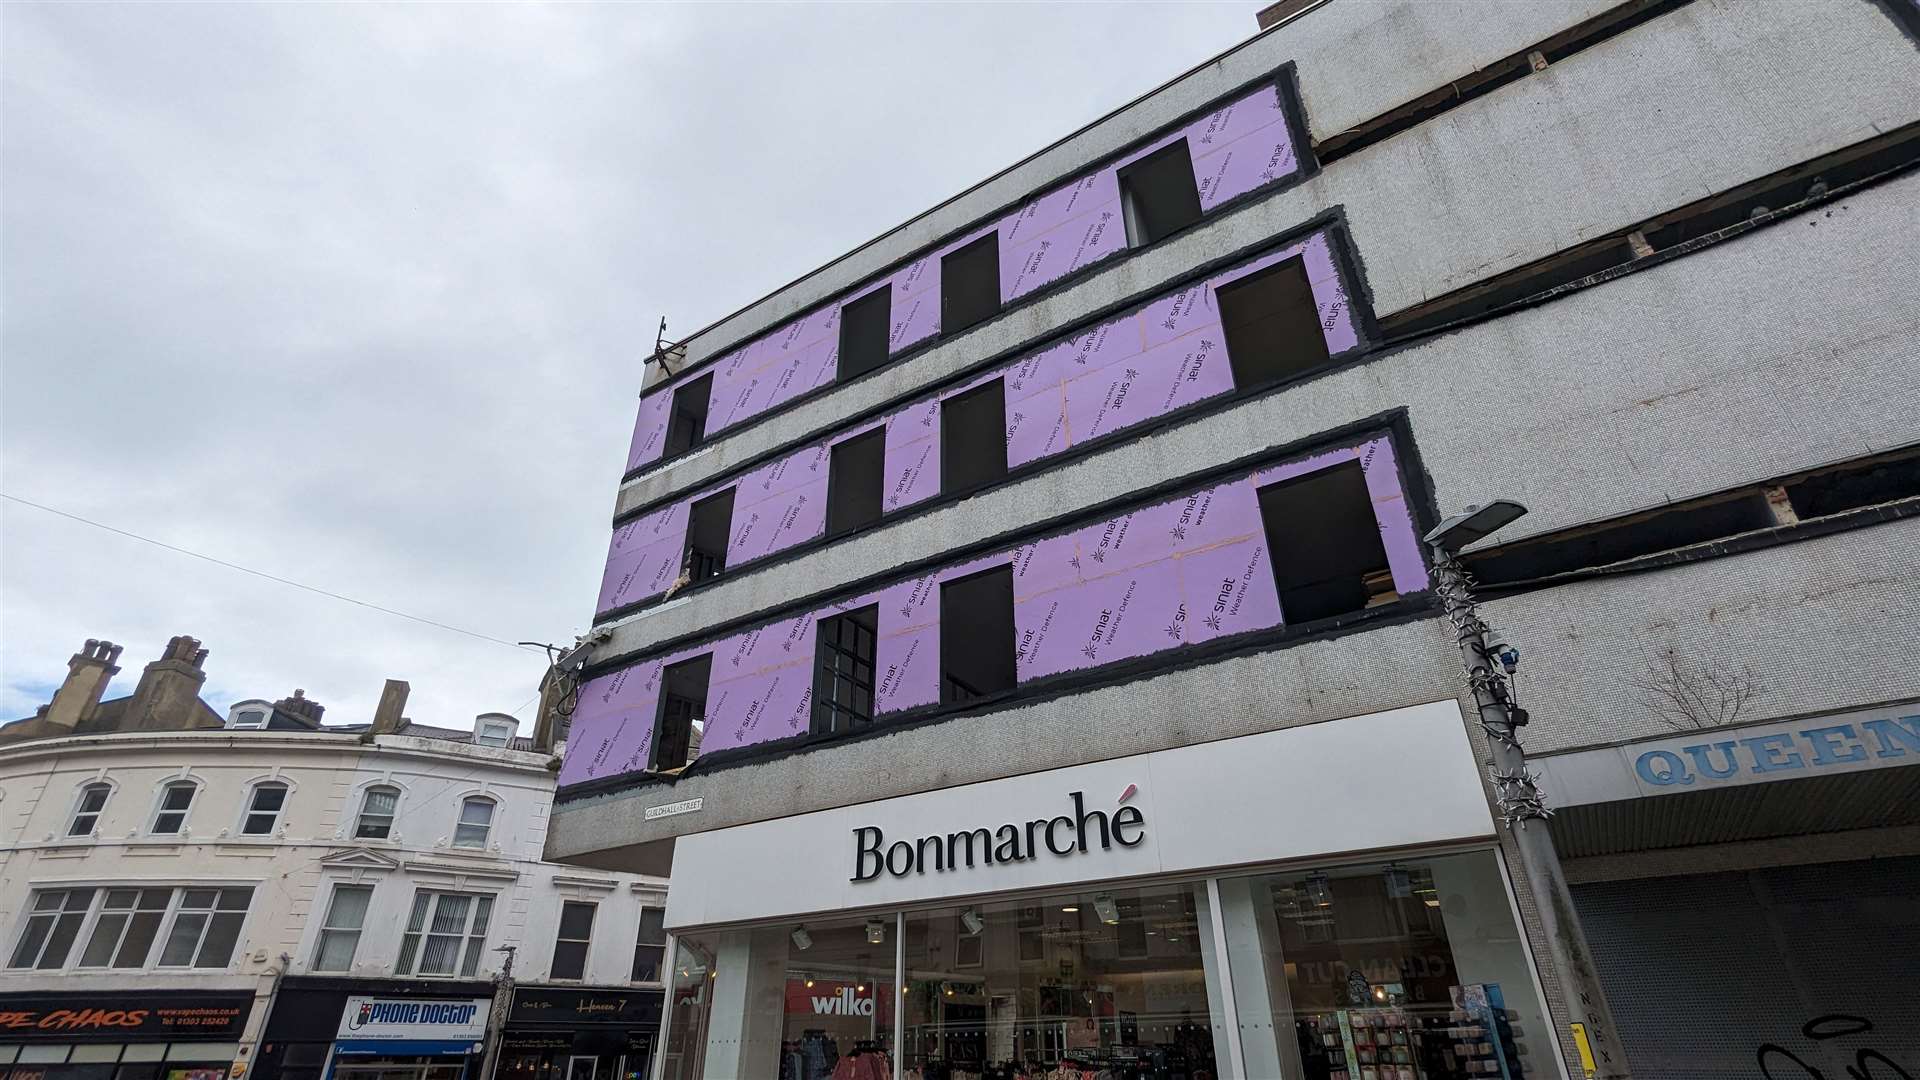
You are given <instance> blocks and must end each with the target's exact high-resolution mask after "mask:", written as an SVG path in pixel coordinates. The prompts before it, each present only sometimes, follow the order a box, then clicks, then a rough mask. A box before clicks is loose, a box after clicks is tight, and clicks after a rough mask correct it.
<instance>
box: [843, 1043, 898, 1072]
mask: <svg viewBox="0 0 1920 1080" xmlns="http://www.w3.org/2000/svg"><path fill="white" fill-rule="evenodd" d="M832 1080H893V1060H892V1059H891V1058H889V1057H887V1055H886V1054H884V1053H882V1052H881V1051H880V1050H878V1049H876V1048H874V1047H872V1046H871V1045H869V1044H865V1043H862V1044H860V1045H858V1046H855V1047H854V1050H853V1053H851V1054H848V1055H847V1056H846V1057H843V1058H841V1059H840V1063H839V1064H838V1065H835V1066H834V1067H833V1077H832Z"/></svg>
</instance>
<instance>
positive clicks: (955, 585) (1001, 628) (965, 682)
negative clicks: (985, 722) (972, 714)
mask: <svg viewBox="0 0 1920 1080" xmlns="http://www.w3.org/2000/svg"><path fill="white" fill-rule="evenodd" d="M1013 639H1014V630H1013V567H1011V566H1001V567H996V568H994V569H992V570H986V571H982V572H981V573H978V574H972V575H969V576H967V577H963V578H960V579H959V580H957V581H949V582H947V583H946V584H944V585H942V586H940V703H941V704H943V705H951V704H955V703H957V702H963V701H972V700H973V699H975V698H982V697H986V696H988V695H989V694H997V693H1000V692H1001V691H1003V690H1011V689H1013V687H1014V684H1015V683H1016V682H1017V681H1018V679H1019V676H1018V674H1017V672H1016V671H1015V668H1014V658H1013Z"/></svg>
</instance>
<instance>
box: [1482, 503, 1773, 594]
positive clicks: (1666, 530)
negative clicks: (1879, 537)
mask: <svg viewBox="0 0 1920 1080" xmlns="http://www.w3.org/2000/svg"><path fill="white" fill-rule="evenodd" d="M1776 523H1777V522H1776V519H1775V518H1774V516H1773V511H1772V509H1771V508H1770V507H1769V506H1768V505H1767V499H1766V496H1765V495H1764V494H1762V493H1761V492H1759V491H1743V492H1740V493H1738V494H1735V495H1731V496H1725V495H1720V496H1713V497H1711V498H1708V499H1701V500H1695V501H1693V502H1691V503H1681V504H1678V505H1675V506H1666V507H1661V508H1660V509H1659V510H1654V511H1650V512H1647V513H1642V514H1633V515H1630V516H1627V517H1623V518H1617V519H1615V520H1613V521H1608V522H1602V523H1600V524H1598V525H1590V526H1583V527H1581V528H1577V529H1567V530H1563V531H1561V532H1557V533H1550V534H1548V535H1546V536H1542V537H1538V538H1535V539H1530V540H1522V541H1518V542H1515V543H1512V544H1506V545H1502V546H1500V547H1497V548H1493V549H1491V550H1489V551H1484V552H1476V553H1474V554H1471V555H1468V556H1467V557H1466V559H1465V562H1466V564H1467V567H1468V569H1469V570H1470V571H1471V572H1472V573H1473V576H1474V578H1475V579H1476V580H1477V581H1479V583H1480V584H1481V585H1482V586H1483V587H1487V588H1492V587H1495V586H1500V585H1513V584H1518V583H1520V582H1526V581H1532V580H1534V579H1536V578H1546V577H1552V576H1554V575H1556V574H1564V573H1567V572H1569V571H1573V570H1581V569H1585V568H1586V567H1590V566H1607V565H1609V564H1611V563H1617V562H1625V561H1626V560H1628V559H1636V558H1639V557H1641V556H1644V555H1654V554H1658V553H1659V552H1662V551H1672V550H1673V549H1675V548H1683V547H1690V546H1692V545H1694V544H1700V543H1706V542H1707V541H1710V540H1719V539H1723V538H1725V537H1729V536H1734V535H1736V534H1739V533H1745V532H1753V531H1755V530H1758V529H1770V528H1773V527H1774V525H1775V524H1776Z"/></svg>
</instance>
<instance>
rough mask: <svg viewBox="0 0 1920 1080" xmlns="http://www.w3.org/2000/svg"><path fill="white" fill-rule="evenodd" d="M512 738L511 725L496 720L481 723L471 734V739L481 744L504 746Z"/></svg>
mask: <svg viewBox="0 0 1920 1080" xmlns="http://www.w3.org/2000/svg"><path fill="white" fill-rule="evenodd" d="M512 739H513V728H512V726H511V725H508V724H502V723H498V722H493V723H486V724H481V725H480V730H479V731H477V732H475V733H474V736H473V741H474V742H476V743H479V744H480V745H481V746H505V745H507V743H509V742H511V741H512Z"/></svg>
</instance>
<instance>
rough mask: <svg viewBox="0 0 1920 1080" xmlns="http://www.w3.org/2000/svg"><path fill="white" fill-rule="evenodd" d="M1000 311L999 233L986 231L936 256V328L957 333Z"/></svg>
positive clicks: (948, 332)
mask: <svg viewBox="0 0 1920 1080" xmlns="http://www.w3.org/2000/svg"><path fill="white" fill-rule="evenodd" d="M999 313H1000V234H999V232H997V231H996V232H990V233H988V234H987V235H985V236H983V237H981V238H980V239H978V240H975V241H974V242H973V243H971V244H968V245H967V246H966V247H963V248H961V249H959V250H958V251H953V252H949V253H948V254H947V255H946V256H945V257H944V258H942V259H941V260H940V332H941V333H942V334H957V333H959V332H960V331H962V330H965V329H966V328H967V327H969V326H972V325H973V324H974V323H977V322H980V321H982V320H984V319H990V318H992V317H993V316H995V315H998V314H999Z"/></svg>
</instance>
